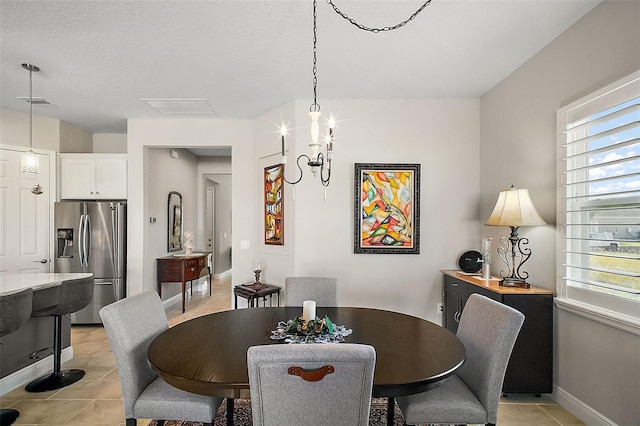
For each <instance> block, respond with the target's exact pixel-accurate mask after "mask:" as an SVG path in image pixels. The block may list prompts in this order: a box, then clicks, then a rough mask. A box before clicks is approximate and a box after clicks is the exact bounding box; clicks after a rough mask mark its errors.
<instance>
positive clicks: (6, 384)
mask: <svg viewBox="0 0 640 426" xmlns="http://www.w3.org/2000/svg"><path fill="white" fill-rule="evenodd" d="M72 359H73V346H68V347H66V348H64V349H63V350H62V356H61V358H60V361H61V362H62V363H63V364H64V363H65V362H67V361H70V360H72ZM52 371H53V355H49V356H48V357H46V358H43V359H41V360H40V361H37V362H34V363H33V364H31V365H27V366H26V367H24V368H23V369H21V370H18V371H16V372H15V373H11V374H9V375H8V376H5V377H3V378H2V379H0V395H4V394H5V393H8V392H11V391H12V390H14V389H17V388H19V387H20V386H24V385H26V384H27V383H29V382H30V381H32V380H35V379H37V378H38V377H41V376H44V375H45V374H48V373H51V372H52Z"/></svg>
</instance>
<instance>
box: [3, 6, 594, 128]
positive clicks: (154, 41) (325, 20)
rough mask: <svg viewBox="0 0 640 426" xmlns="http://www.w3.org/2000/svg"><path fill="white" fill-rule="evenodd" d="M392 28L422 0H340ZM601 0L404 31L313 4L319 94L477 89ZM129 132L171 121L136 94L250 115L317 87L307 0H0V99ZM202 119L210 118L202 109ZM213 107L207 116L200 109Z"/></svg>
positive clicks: (454, 11) (463, 14)
mask: <svg viewBox="0 0 640 426" xmlns="http://www.w3.org/2000/svg"><path fill="white" fill-rule="evenodd" d="M334 2H335V3H336V5H337V6H338V7H339V8H340V9H342V10H343V11H344V12H345V13H347V14H348V15H349V16H351V17H352V18H354V19H355V20H357V21H358V22H361V23H363V24H365V25H368V26H391V25H394V24H396V23H398V22H400V21H402V20H403V19H405V18H407V17H409V16H410V15H411V14H412V13H413V12H414V11H415V10H416V9H418V7H419V6H420V5H421V4H422V3H423V0H395V1H382V0H379V1H365V0H358V1H354V0H334ZM599 2H600V1H599V0H535V1H525V0H500V1H494V0H470V1H458V0H433V2H432V3H431V4H430V5H429V6H427V8H426V9H425V10H424V11H423V12H422V13H421V14H420V15H418V16H417V17H416V18H415V20H413V21H411V22H410V23H408V24H407V25H406V26H405V27H403V28H400V29H398V30H396V31H391V32H384V33H377V34H374V33H371V32H365V31H362V30H360V29H358V28H356V27H355V26H353V25H351V24H350V23H349V22H347V21H346V20H344V19H343V18H341V17H340V16H339V15H337V14H336V13H335V12H334V11H333V9H332V8H331V6H330V5H329V4H327V2H326V1H325V0H318V102H319V103H320V104H321V105H322V100H323V99H330V98H332V99H349V98H374V99H384V98H477V97H480V96H482V95H483V94H485V93H486V92H487V91H489V90H490V89H491V88H493V87H494V86H495V85H496V84H497V83H498V82H500V81H501V80H502V79H504V78H505V77H506V76H507V75H509V74H510V73H511V72H513V71H514V70H515V69H516V68H518V67H519V66H520V65H521V64H523V63H524V62H525V61H527V60H528V59H529V58H530V57H531V56H532V55H534V54H535V53H536V52H538V51H539V50H540V49H541V48H543V47H544V46H545V45H547V44H548V43H549V42H550V41H551V40H553V39H554V38H555V37H557V36H558V35H559V34H561V33H562V32H563V31H564V30H566V29H567V28H568V27H570V26H571V25H572V24H573V23H575V22H576V21H577V20H578V19H580V18H581V17H582V16H583V15H585V14H586V13H587V12H589V10H591V9H592V8H593V7H595V6H596V5H597V4H598V3H599ZM23 62H28V63H32V64H34V65H37V66H39V67H40V68H41V71H40V72H39V73H37V74H34V76H33V96H34V97H36V96H40V97H43V98H45V99H46V100H47V101H49V102H50V105H34V114H36V115H43V116H48V117H53V118H58V119H61V120H64V121H67V122H69V123H72V124H74V125H76V126H78V127H80V128H82V129H84V130H86V131H89V132H92V133H125V132H126V119H127V118H167V117H174V116H176V117H184V115H169V116H168V115H165V114H162V113H160V112H158V111H156V110H154V109H153V108H151V107H150V106H149V105H148V104H147V103H146V102H143V101H141V99H168V98H198V99H205V100H206V102H207V103H208V104H209V105H210V106H211V107H212V108H213V110H214V111H215V112H216V115H215V117H219V118H254V117H257V116H259V115H260V114H262V113H265V112H267V111H269V110H272V109H274V108H276V107H278V106H279V105H282V104H284V103H286V102H289V101H291V100H293V99H308V100H310V99H311V97H312V2H311V0H261V1H245V0H235V1H231V0H228V1H220V0H199V1H191V0H182V1H176V0H173V1H160V0H102V1H89V0H46V1H42V0H40V1H39V0H0V77H1V91H0V93H1V97H0V102H1V103H0V106H1V107H2V108H6V109H10V110H16V111H24V112H27V111H28V110H29V105H28V103H27V102H24V101H21V100H18V99H16V97H21V96H27V97H28V96H29V73H28V71H26V70H24V69H23V68H22V66H21V64H22V63H23ZM201 117H202V116H201ZM204 117H210V115H204Z"/></svg>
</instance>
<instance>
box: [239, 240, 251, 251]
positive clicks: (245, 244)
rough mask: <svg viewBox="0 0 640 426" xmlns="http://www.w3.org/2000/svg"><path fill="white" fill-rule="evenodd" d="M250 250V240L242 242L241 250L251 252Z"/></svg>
mask: <svg viewBox="0 0 640 426" xmlns="http://www.w3.org/2000/svg"><path fill="white" fill-rule="evenodd" d="M249 248H250V244H249V240H241V241H240V250H249Z"/></svg>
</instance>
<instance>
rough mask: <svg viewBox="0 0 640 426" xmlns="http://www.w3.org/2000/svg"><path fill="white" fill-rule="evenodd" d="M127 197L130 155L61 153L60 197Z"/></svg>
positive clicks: (118, 198) (72, 198) (120, 198)
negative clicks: (128, 158)
mask: <svg viewBox="0 0 640 426" xmlns="http://www.w3.org/2000/svg"><path fill="white" fill-rule="evenodd" d="M126 198H127V156H126V154H60V199H62V200H124V199H126Z"/></svg>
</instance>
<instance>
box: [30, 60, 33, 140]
mask: <svg viewBox="0 0 640 426" xmlns="http://www.w3.org/2000/svg"><path fill="white" fill-rule="evenodd" d="M29 150H30V151H33V69H32V68H29Z"/></svg>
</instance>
